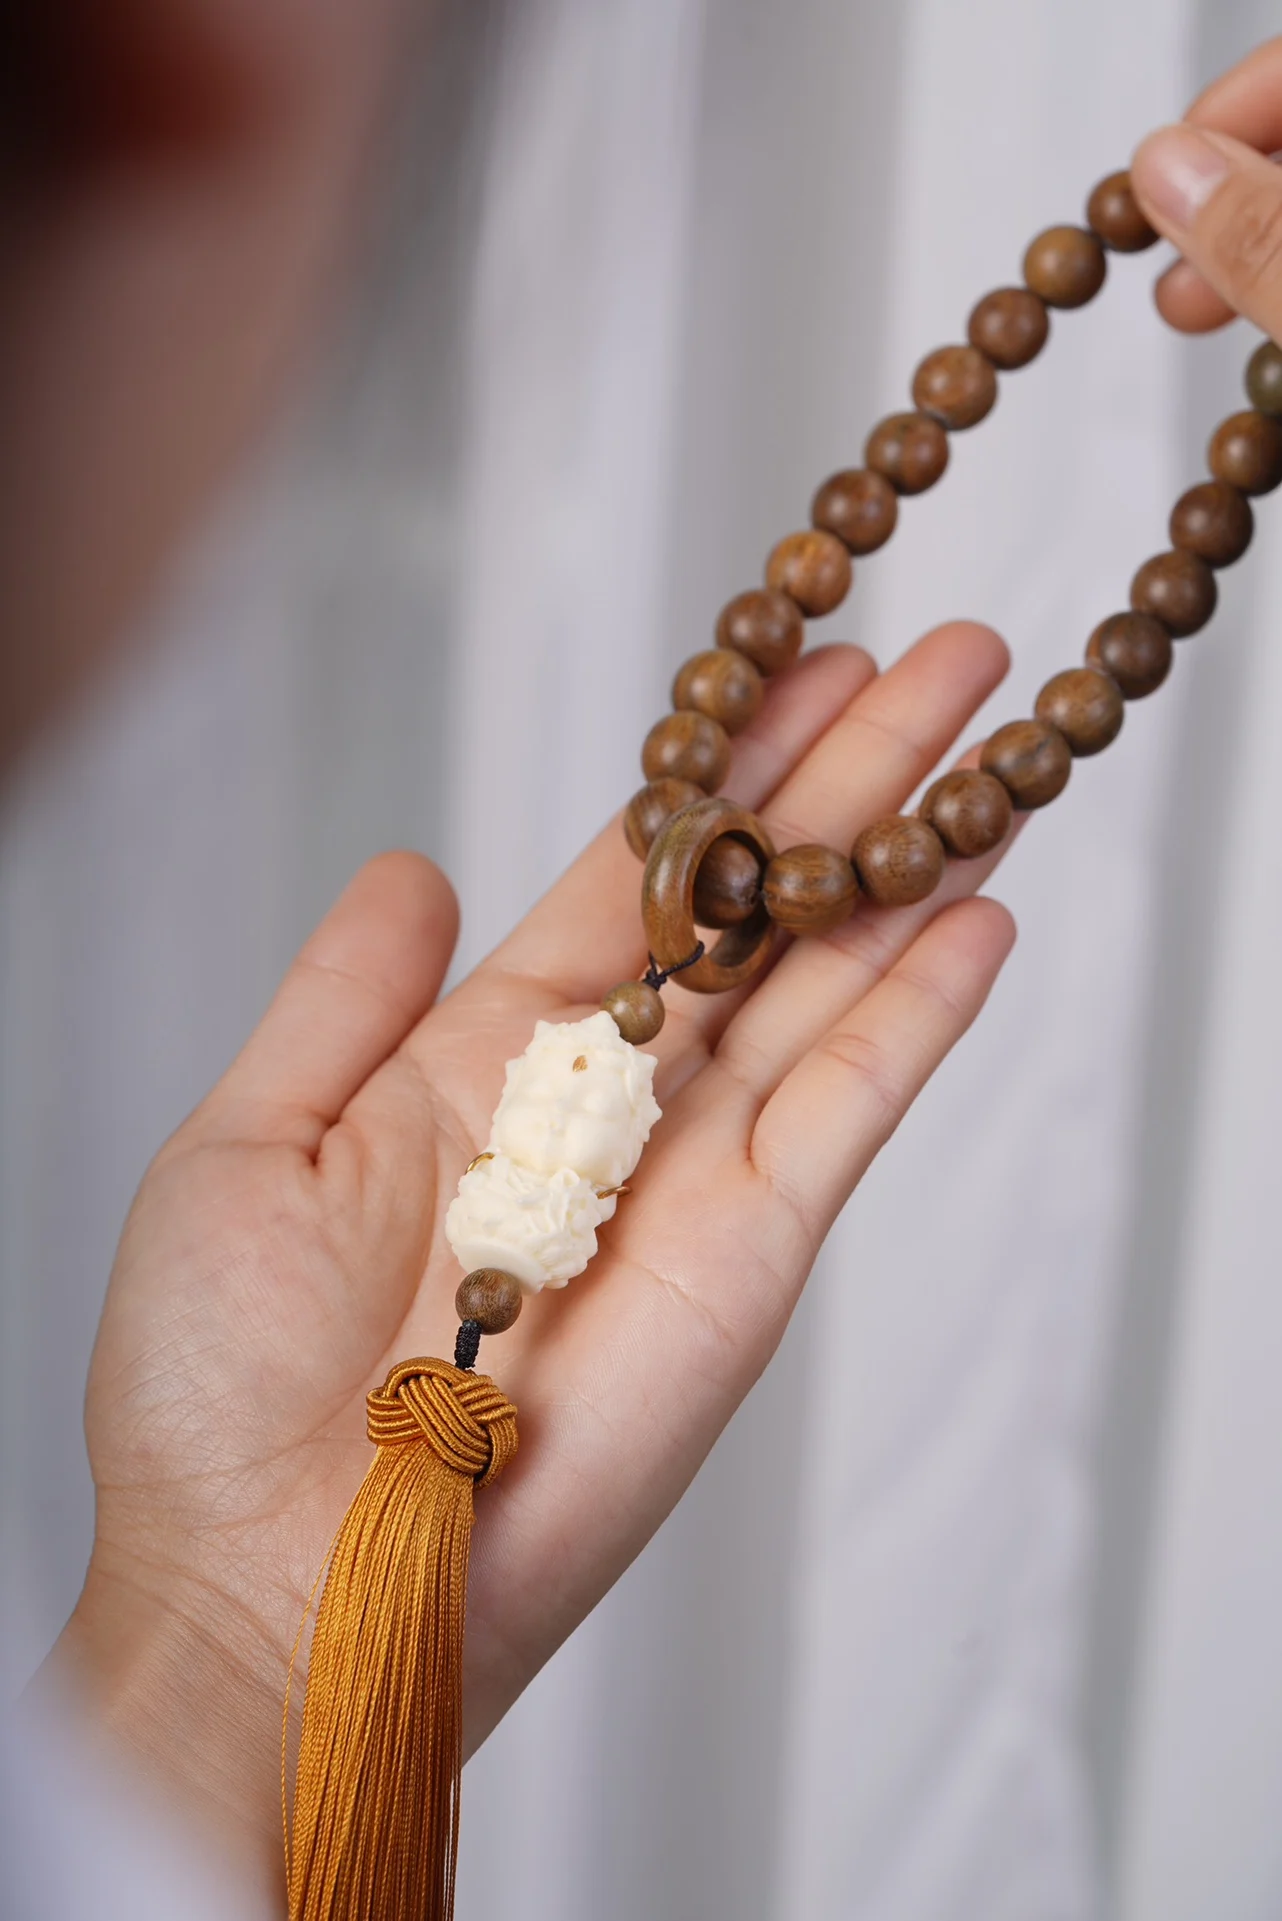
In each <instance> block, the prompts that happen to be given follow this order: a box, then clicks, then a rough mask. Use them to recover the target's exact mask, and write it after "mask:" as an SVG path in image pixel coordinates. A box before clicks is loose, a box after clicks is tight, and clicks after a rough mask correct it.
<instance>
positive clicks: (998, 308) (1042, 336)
mask: <svg viewBox="0 0 1282 1921" xmlns="http://www.w3.org/2000/svg"><path fill="white" fill-rule="evenodd" d="M1050 330H1051V319H1050V315H1049V314H1048V313H1047V311H1046V302H1045V301H1044V300H1040V299H1039V298H1038V296H1037V295H1036V294H1035V293H1032V292H1030V291H1029V289H1028V288H1027V287H998V288H997V290H996V291H995V292H994V293H986V294H985V295H984V298H983V299H982V300H981V301H980V302H979V304H978V305H977V306H976V307H975V308H974V309H973V311H972V313H971V316H970V320H969V321H968V323H967V326H966V338H967V339H968V340H969V341H970V344H971V346H972V347H978V348H979V351H980V352H981V353H982V354H987V356H988V358H989V359H990V360H991V361H992V363H993V365H994V366H995V367H1000V368H1001V369H1002V372H1003V373H1013V372H1014V370H1015V368H1016V367H1026V366H1027V365H1028V363H1029V361H1030V360H1035V359H1036V358H1037V355H1038V354H1039V353H1040V352H1041V351H1042V348H1043V347H1044V346H1045V345H1046V338H1047V335H1048V334H1049V333H1050Z"/></svg>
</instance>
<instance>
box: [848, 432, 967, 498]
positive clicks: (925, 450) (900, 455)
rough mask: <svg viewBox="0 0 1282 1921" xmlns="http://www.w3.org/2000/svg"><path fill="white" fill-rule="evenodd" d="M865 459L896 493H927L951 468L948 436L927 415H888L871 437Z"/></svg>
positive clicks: (866, 448) (866, 447) (865, 451)
mask: <svg viewBox="0 0 1282 1921" xmlns="http://www.w3.org/2000/svg"><path fill="white" fill-rule="evenodd" d="M864 459H865V461H866V462H867V463H868V465H869V466H870V467H871V468H872V469H873V470H874V472H876V473H879V474H884V475H885V477H886V479H887V480H888V481H889V482H890V484H891V486H892V487H893V488H894V489H895V492H896V493H900V494H921V493H925V491H926V489H927V487H933V486H934V484H935V482H936V481H937V480H938V479H939V476H940V475H941V474H942V473H943V471H944V469H945V467H946V466H947V465H948V435H947V434H946V433H945V432H944V430H943V428H942V427H941V426H940V424H939V422H938V421H937V420H932V419H931V418H930V416H929V415H928V414H888V415H887V417H886V418H885V420H879V421H878V423H877V425H876V426H875V427H874V428H873V430H872V432H871V433H870V434H869V436H868V442H867V445H866V446H865V448H864Z"/></svg>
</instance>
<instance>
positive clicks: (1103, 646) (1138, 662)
mask: <svg viewBox="0 0 1282 1921" xmlns="http://www.w3.org/2000/svg"><path fill="white" fill-rule="evenodd" d="M1086 658H1087V660H1088V661H1090V663H1091V664H1092V666H1094V667H1102V668H1103V670H1104V672H1105V673H1106V674H1111V675H1112V677H1113V679H1114V680H1115V681H1116V682H1117V684H1118V686H1119V688H1120V689H1121V691H1122V694H1123V697H1124V698H1125V699H1126V700H1143V698H1144V696H1145V695H1146V694H1152V693H1155V692H1156V691H1157V689H1158V688H1159V687H1160V686H1161V685H1162V682H1163V681H1164V680H1165V679H1166V676H1167V675H1168V674H1169V673H1170V671H1171V662H1172V660H1173V659H1174V658H1175V647H1174V644H1173V643H1172V640H1171V635H1170V630H1169V628H1167V627H1164V626H1163V625H1162V623H1161V621H1160V620H1158V619H1157V618H1156V617H1155V616H1154V615H1153V614H1135V613H1131V614H1110V615H1109V617H1108V619H1107V620H1102V621H1101V622H1100V624H1099V626H1098V627H1097V628H1096V629H1095V632H1094V633H1093V634H1092V635H1091V637H1090V639H1089V640H1088V641H1087V643H1086Z"/></svg>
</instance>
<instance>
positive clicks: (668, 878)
mask: <svg viewBox="0 0 1282 1921" xmlns="http://www.w3.org/2000/svg"><path fill="white" fill-rule="evenodd" d="M722 834H733V835H734V837H735V839H736V840H741V841H743V842H744V844H745V845H746V846H747V847H748V848H750V849H751V851H752V853H753V854H754V855H755V856H756V858H757V860H758V862H759V863H760V865H761V866H762V867H764V866H765V865H766V862H767V861H770V860H773V859H774V852H775V850H774V843H773V842H772V840H771V838H770V836H769V834H768V833H767V832H766V830H765V828H764V827H763V826H762V825H761V822H760V821H759V820H757V819H756V818H755V817H754V816H753V815H752V814H750V813H749V812H748V810H747V809H746V808H745V807H737V806H736V805H735V803H734V802H733V801H732V800H725V799H717V800H701V801H700V802H699V803H698V804H697V805H696V806H694V807H685V808H683V809H682V810H681V812H680V813H679V814H674V815H673V817H672V819H671V820H670V821H669V822H668V823H667V825H666V827H662V828H660V830H659V832H658V834H656V836H655V839H654V845H653V846H652V847H651V849H650V855H649V858H648V860H647V861H646V864H645V872H644V874H643V875H642V876H641V919H642V921H643V923H644V925H645V937H646V943H647V945H648V947H649V949H650V952H651V953H652V954H653V955H654V958H655V960H656V961H657V962H658V963H659V966H660V967H678V966H680V965H681V963H682V962H683V961H688V960H689V959H690V956H691V955H692V954H693V953H694V951H695V948H696V944H697V942H698V939H699V936H698V934H697V933H696V931H695V924H694V883H695V880H696V878H697V876H698V872H699V868H700V867H701V866H702V864H703V859H704V856H705V854H706V853H707V851H708V849H709V848H710V847H711V846H712V844H713V842H714V841H715V840H717V839H719V838H720V836H721V835H722ZM772 945H773V934H772V932H771V926H770V916H769V914H767V912H766V909H765V903H764V901H763V902H760V903H759V904H758V906H757V908H756V909H755V910H754V912H753V913H752V914H750V915H749V917H748V919H747V920H745V921H741V922H740V923H739V925H738V926H737V927H728V928H727V929H726V931H725V933H724V934H723V935H722V936H721V939H720V940H719V941H718V942H717V944H716V946H715V947H714V948H713V950H712V952H711V953H710V954H702V955H700V957H699V959H698V960H697V961H695V963H694V964H693V966H690V967H683V968H682V971H681V985H682V986H683V987H688V988H690V989H692V990H693V992H694V993H696V994H720V993H723V992H725V990H726V989H727V988H731V987H740V986H742V985H743V983H744V981H746V980H750V979H751V978H752V976H753V974H755V973H756V972H757V970H758V968H760V967H762V966H764V965H765V962H766V961H767V959H768V958H769V955H770V949H771V947H772Z"/></svg>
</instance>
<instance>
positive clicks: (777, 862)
mask: <svg viewBox="0 0 1282 1921" xmlns="http://www.w3.org/2000/svg"><path fill="white" fill-rule="evenodd" d="M761 896H762V899H763V900H764V901H765V904H766V912H767V913H768V914H769V916H770V918H771V920H772V921H773V922H774V923H775V926H776V927H782V928H784V929H786V931H787V932H788V933H790V934H830V933H831V932H832V930H833V929H834V928H835V927H840V926H841V924H842V922H843V921H846V920H849V919H850V916H851V914H853V912H854V910H855V902H856V900H857V899H858V897H859V882H858V880H857V879H856V878H855V870H854V868H853V867H852V866H851V864H850V862H849V861H848V860H847V858H846V856H845V855H844V854H839V853H838V852H837V851H836V849H835V848H832V847H821V846H819V845H818V843H815V844H813V845H807V846H804V847H789V848H788V849H787V850H786V851H785V852H784V853H782V854H776V855H775V857H774V859H773V860H772V861H771V862H770V863H769V865H768V866H767V868H766V871H765V876H764V878H763V880H762V885H761Z"/></svg>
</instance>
